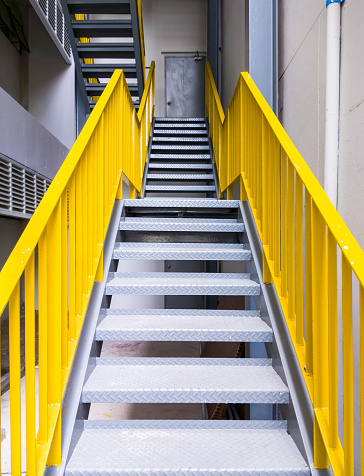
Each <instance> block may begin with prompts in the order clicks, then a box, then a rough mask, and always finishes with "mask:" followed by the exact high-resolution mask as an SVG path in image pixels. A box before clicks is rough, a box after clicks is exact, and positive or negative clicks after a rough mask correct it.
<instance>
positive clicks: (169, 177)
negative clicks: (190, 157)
mask: <svg viewBox="0 0 364 476" xmlns="http://www.w3.org/2000/svg"><path fill="white" fill-rule="evenodd" d="M147 179H148V180H201V181H204V180H214V175H213V174H158V173H153V174H147Z"/></svg>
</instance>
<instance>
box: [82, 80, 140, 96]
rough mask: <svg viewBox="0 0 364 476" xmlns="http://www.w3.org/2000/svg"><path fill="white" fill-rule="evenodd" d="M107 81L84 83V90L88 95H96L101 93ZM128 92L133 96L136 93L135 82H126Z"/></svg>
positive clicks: (136, 86)
mask: <svg viewBox="0 0 364 476" xmlns="http://www.w3.org/2000/svg"><path fill="white" fill-rule="evenodd" d="M106 86H107V83H85V88H86V92H87V94H88V95H89V96H94V95H95V96H98V95H101V94H102V93H103V92H104V90H105V88H106ZM128 87H129V91H130V94H131V95H132V96H133V95H134V96H137V95H138V85H137V84H128Z"/></svg>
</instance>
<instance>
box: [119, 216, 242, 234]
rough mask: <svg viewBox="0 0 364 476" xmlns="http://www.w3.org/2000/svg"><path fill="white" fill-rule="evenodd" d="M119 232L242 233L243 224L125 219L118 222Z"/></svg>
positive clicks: (191, 219)
mask: <svg viewBox="0 0 364 476" xmlns="http://www.w3.org/2000/svg"><path fill="white" fill-rule="evenodd" d="M119 229H120V230H129V231H138V230H140V231H142V230H144V231H181V232H197V233H203V232H213V233H242V232H244V231H245V226H244V223H238V222H237V221H236V220H233V219H232V220H229V219H216V220H215V219H208V218H206V219H200V218H195V219H194V218H132V217H130V218H128V217H127V218H126V219H125V221H121V222H120V226H119Z"/></svg>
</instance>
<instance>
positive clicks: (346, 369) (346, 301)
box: [341, 254, 354, 476]
mask: <svg viewBox="0 0 364 476" xmlns="http://www.w3.org/2000/svg"><path fill="white" fill-rule="evenodd" d="M341 266H342V319H343V388H344V449H345V452H344V474H345V476H352V475H353V474H354V402H353V398H354V395H353V384H354V382H353V303H352V299H353V289H352V286H353V285H352V270H351V266H350V263H349V262H348V260H347V259H346V257H345V256H344V254H342V263H341Z"/></svg>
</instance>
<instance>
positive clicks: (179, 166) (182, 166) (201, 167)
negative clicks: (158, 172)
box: [148, 162, 212, 170]
mask: <svg viewBox="0 0 364 476" xmlns="http://www.w3.org/2000/svg"><path fill="white" fill-rule="evenodd" d="M148 169H150V170H153V169H165V170H167V169H177V170H183V169H186V170H212V165H211V164H164V163H160V162H153V163H149V165H148Z"/></svg>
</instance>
